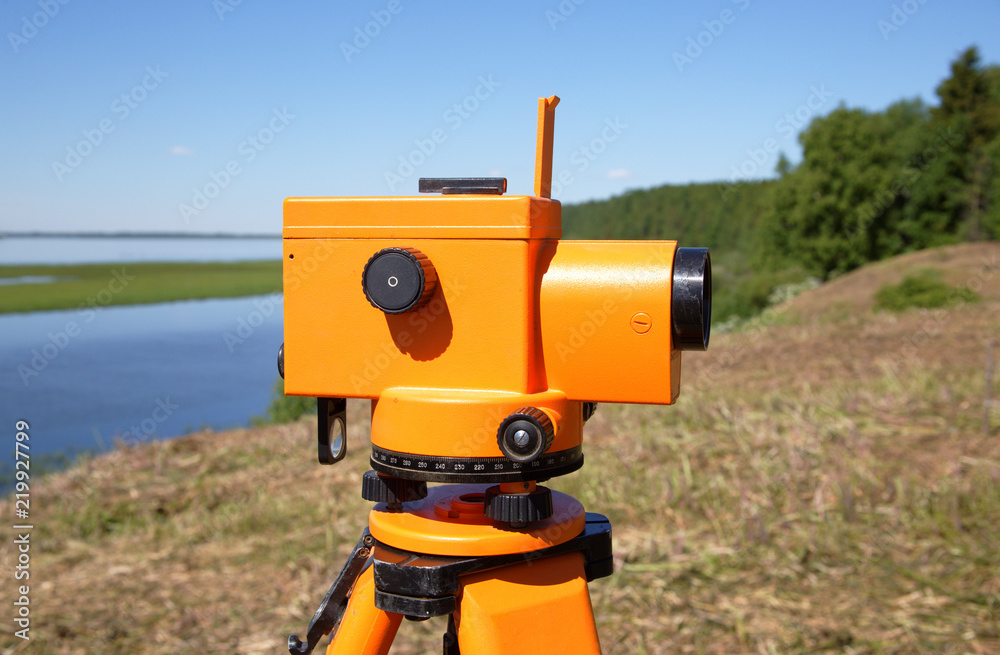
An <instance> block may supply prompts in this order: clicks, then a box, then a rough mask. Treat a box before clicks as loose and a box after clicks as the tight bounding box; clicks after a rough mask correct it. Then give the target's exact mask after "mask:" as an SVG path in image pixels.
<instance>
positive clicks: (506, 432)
mask: <svg viewBox="0 0 1000 655" xmlns="http://www.w3.org/2000/svg"><path fill="white" fill-rule="evenodd" d="M553 439H555V430H554V429H553V427H552V421H551V420H549V417H548V416H547V415H546V414H545V412H543V411H542V410H540V409H538V408H536V407H522V408H521V409H519V410H517V411H516V412H514V413H513V414H511V415H510V416H508V417H507V418H505V419H504V420H503V422H502V423H501V424H500V429H499V430H497V444H498V445H499V446H500V452H502V453H503V454H504V456H505V457H506V458H507V459H509V460H511V461H514V462H521V463H522V464H527V463H528V462H533V461H535V460H536V459H538V458H539V457H541V456H542V453H544V452H545V451H546V450H548V449H549V447H550V446H551V445H552V440H553Z"/></svg>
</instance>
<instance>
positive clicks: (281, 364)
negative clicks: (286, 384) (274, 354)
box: [278, 343, 285, 380]
mask: <svg viewBox="0 0 1000 655" xmlns="http://www.w3.org/2000/svg"><path fill="white" fill-rule="evenodd" d="M278 375H280V376H281V379H282V380H284V379H285V344H284V343H282V344H281V347H280V348H278Z"/></svg>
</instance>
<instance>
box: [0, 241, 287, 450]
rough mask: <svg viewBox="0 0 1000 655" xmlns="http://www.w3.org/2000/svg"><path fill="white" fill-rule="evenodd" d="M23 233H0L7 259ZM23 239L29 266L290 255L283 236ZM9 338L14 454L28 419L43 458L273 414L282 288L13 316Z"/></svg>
mask: <svg viewBox="0 0 1000 655" xmlns="http://www.w3.org/2000/svg"><path fill="white" fill-rule="evenodd" d="M14 240H15V239H12V238H9V237H8V238H5V239H0V255H2V259H0V261H3V263H14V262H12V261H11V259H10V257H11V256H12V254H11V250H9V249H8V250H5V249H4V248H6V247H7V246H9V245H10V244H9V242H10V241H14ZM16 240H17V241H19V242H20V244H18V245H19V247H18V248H15V249H13V250H14V251H15V254H16V255H17V256H18V257H20V259H19V260H18V263H89V262H111V261H114V262H120V261H164V260H175V261H180V260H185V261H191V260H198V261H224V260H228V261H234V260H240V259H246V260H249V259H262V258H278V257H280V240H279V239H230V240H226V239H134V240H133V239H122V238H116V239H108V240H102V239H96V238H86V239H56V238H38V239H30V238H18V239H16ZM64 241H68V242H69V243H63V242H64ZM165 244H167V245H165ZM0 293H3V290H2V288H0ZM0 336H2V339H0V436H2V435H3V434H7V435H9V438H10V442H9V445H10V446H11V448H10V450H11V452H12V451H13V438H14V433H15V429H14V425H15V422H16V421H18V420H24V421H26V422H27V423H28V424H29V425H30V426H31V428H30V431H29V432H30V436H31V454H32V455H33V456H34V455H42V454H54V453H72V452H78V451H86V450H102V449H107V448H110V447H114V444H115V441H116V440H121V441H124V442H126V443H141V442H143V441H147V440H150V439H160V438H166V437H172V436H176V435H181V434H185V433H187V432H190V431H193V430H198V429H201V428H203V427H211V428H213V429H225V428H231V427H235V426H245V425H247V424H248V423H249V421H250V419H251V417H252V416H255V415H261V414H263V413H264V411H265V409H266V407H267V404H268V401H269V400H270V398H271V394H272V387H273V385H274V383H275V381H276V380H277V379H278V372H277V367H276V364H275V360H276V355H277V352H278V347H279V346H280V345H281V342H282V297H281V294H274V295H271V296H260V297H251V298H236V299H218V300H197V301H183V302H171V303H163V304H155V305H132V306H123V307H107V308H103V309H101V310H100V311H98V312H97V313H96V314H94V313H91V312H85V313H81V312H79V311H78V310H67V311H49V312H32V313H26V314H7V315H0ZM4 459H6V457H4Z"/></svg>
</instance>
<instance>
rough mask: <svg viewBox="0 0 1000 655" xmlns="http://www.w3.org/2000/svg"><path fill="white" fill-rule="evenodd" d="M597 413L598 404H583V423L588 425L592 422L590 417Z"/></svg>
mask: <svg viewBox="0 0 1000 655" xmlns="http://www.w3.org/2000/svg"><path fill="white" fill-rule="evenodd" d="M596 412H597V403H595V402H585V403H583V422H584V423H586V422H587V421H589V420H590V417H591V416H593V415H594V414H595V413H596Z"/></svg>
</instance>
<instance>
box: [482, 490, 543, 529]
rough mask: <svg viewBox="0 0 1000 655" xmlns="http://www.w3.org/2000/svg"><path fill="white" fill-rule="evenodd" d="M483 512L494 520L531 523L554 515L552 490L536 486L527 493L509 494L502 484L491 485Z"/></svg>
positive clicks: (487, 491)
mask: <svg viewBox="0 0 1000 655" xmlns="http://www.w3.org/2000/svg"><path fill="white" fill-rule="evenodd" d="M483 512H484V513H485V514H486V516H488V517H490V518H491V519H493V520H494V521H503V522H504V523H531V522H532V521H543V520H545V519H547V518H549V517H550V516H552V492H551V491H550V490H549V489H547V488H546V487H535V490H534V491H532V492H531V493H526V494H508V493H503V492H502V491H500V486H499V485H497V486H495V487H489V488H488V489H487V490H486V493H485V494H484V497H483Z"/></svg>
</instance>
